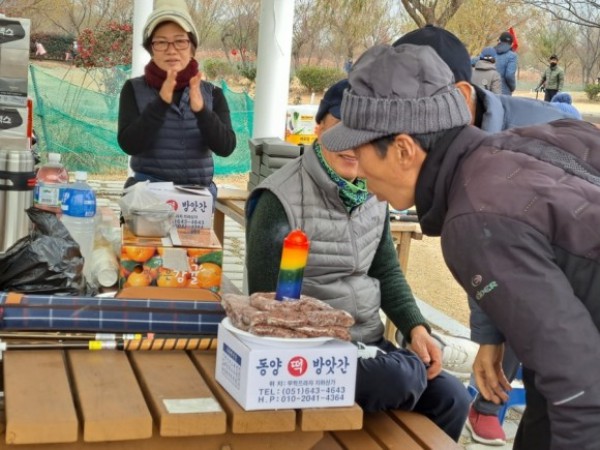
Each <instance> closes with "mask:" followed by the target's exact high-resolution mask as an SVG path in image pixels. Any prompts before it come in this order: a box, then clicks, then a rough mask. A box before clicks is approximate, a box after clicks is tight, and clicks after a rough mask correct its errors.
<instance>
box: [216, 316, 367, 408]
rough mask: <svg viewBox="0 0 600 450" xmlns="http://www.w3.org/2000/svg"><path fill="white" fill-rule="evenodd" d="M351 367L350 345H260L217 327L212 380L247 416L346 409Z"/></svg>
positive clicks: (351, 396) (354, 356)
mask: <svg viewBox="0 0 600 450" xmlns="http://www.w3.org/2000/svg"><path fill="white" fill-rule="evenodd" d="M226 320H227V319H226ZM356 366H357V349H356V346H354V345H353V344H351V343H350V342H345V341H339V340H335V339H332V340H329V341H327V342H325V343H323V344H321V345H318V346H315V347H306V346H302V345H298V346H297V347H294V346H290V344H285V346H282V347H274V346H272V345H269V346H263V345H259V344H256V343H254V342H248V341H242V340H240V339H239V338H238V337H237V336H236V335H235V334H233V333H232V332H230V331H229V330H227V329H226V328H225V327H224V325H223V323H221V324H219V332H218V347H217V368H216V374H215V378H216V380H217V381H218V382H219V383H220V384H221V385H222V386H223V387H224V388H225V390H226V391H227V392H229V394H230V395H231V396H232V397H233V398H234V399H235V400H236V401H237V402H238V403H239V404H240V405H241V406H242V408H244V409H245V410H248V411H250V410H260V409H288V408H315V407H340V406H351V405H353V404H354V391H355V388H356Z"/></svg>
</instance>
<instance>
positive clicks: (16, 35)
mask: <svg viewBox="0 0 600 450" xmlns="http://www.w3.org/2000/svg"><path fill="white" fill-rule="evenodd" d="M30 32H31V21H30V20H29V19H20V18H12V17H0V46H2V47H10V48H20V49H25V50H27V52H29V40H30ZM28 56H29V53H28ZM28 59H29V58H28Z"/></svg>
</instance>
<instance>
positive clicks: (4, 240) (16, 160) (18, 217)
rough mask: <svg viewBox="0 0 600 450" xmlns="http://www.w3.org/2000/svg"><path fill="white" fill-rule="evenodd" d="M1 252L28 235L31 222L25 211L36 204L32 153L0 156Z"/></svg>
mask: <svg viewBox="0 0 600 450" xmlns="http://www.w3.org/2000/svg"><path fill="white" fill-rule="evenodd" d="M3 167H4V172H3V176H2V177H0V178H1V180H0V183H1V186H0V189H3V190H0V192H2V194H3V195H2V197H0V198H1V200H0V206H2V208H1V209H0V213H1V214H2V216H0V222H2V226H0V230H1V231H2V233H1V234H0V237H1V239H0V251H2V252H5V251H6V250H7V249H8V248H10V247H11V246H12V245H13V244H14V243H15V242H16V241H18V240H19V239H20V238H22V237H24V236H26V235H27V233H29V227H30V221H29V217H28V216H27V213H26V212H25V211H26V210H27V209H28V208H30V207H31V205H32V203H33V187H34V185H35V173H34V161H33V155H32V154H31V152H30V151H29V150H23V151H16V150H12V151H5V152H2V153H0V170H1V169H2V168H3Z"/></svg>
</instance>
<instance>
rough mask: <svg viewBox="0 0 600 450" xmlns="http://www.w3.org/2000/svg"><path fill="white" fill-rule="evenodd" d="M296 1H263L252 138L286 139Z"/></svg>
mask: <svg viewBox="0 0 600 450" xmlns="http://www.w3.org/2000/svg"><path fill="white" fill-rule="evenodd" d="M294 3H295V0H262V1H261V11H260V24H259V29H258V60H257V66H256V69H257V71H256V95H255V103H254V129H253V130H252V137H254V138H262V137H279V138H281V139H283V138H284V136H285V115H286V110H287V105H288V95H289V88H290V61H291V58H292V36H293V25H294Z"/></svg>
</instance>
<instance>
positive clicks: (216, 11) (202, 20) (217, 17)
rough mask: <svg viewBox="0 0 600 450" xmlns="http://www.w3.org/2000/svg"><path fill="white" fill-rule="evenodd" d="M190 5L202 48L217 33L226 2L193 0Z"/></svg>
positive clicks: (219, 0)
mask: <svg viewBox="0 0 600 450" xmlns="http://www.w3.org/2000/svg"><path fill="white" fill-rule="evenodd" d="M188 4H189V8H190V14H191V15H192V18H193V19H194V22H195V24H196V29H197V30H198V46H200V45H202V44H203V43H204V42H206V41H207V40H208V38H209V37H210V36H211V35H212V34H213V33H214V32H215V31H216V29H217V27H218V25H219V22H220V21H221V20H222V16H223V5H224V2H223V1H221V0H193V1H192V2H188Z"/></svg>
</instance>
